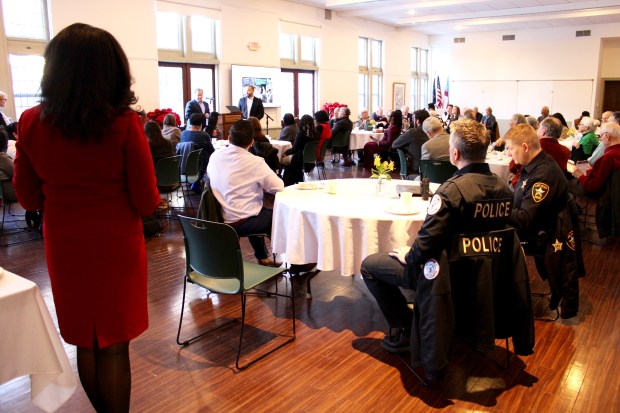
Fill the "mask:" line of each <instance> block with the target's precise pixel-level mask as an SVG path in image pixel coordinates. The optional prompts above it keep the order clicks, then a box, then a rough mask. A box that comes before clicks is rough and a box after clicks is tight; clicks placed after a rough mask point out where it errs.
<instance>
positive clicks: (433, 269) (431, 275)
mask: <svg viewBox="0 0 620 413" xmlns="http://www.w3.org/2000/svg"><path fill="white" fill-rule="evenodd" d="M437 275H439V263H438V262H437V261H436V260H435V259H434V258H431V259H430V260H428V261H426V264H424V277H425V278H426V279H427V280H434V279H435V278H437Z"/></svg>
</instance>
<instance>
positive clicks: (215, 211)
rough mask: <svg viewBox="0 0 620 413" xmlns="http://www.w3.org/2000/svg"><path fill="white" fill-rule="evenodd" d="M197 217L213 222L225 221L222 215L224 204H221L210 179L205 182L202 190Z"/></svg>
mask: <svg viewBox="0 0 620 413" xmlns="http://www.w3.org/2000/svg"><path fill="white" fill-rule="evenodd" d="M196 218H198V219H204V220H207V221H211V222H224V218H223V217H222V205H220V203H219V202H218V200H217V198H216V197H215V195H213V191H212V190H211V184H210V182H209V181H208V180H207V181H206V182H205V186H204V188H203V190H202V196H201V197H200V205H199V206H198V213H197V214H196Z"/></svg>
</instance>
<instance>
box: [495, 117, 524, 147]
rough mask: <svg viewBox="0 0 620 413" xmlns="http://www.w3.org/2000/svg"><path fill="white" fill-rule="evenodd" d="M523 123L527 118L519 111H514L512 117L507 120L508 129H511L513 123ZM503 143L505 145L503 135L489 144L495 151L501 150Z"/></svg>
mask: <svg viewBox="0 0 620 413" xmlns="http://www.w3.org/2000/svg"><path fill="white" fill-rule="evenodd" d="M523 123H527V120H526V119H525V116H523V115H522V114H520V113H515V114H514V115H512V117H511V118H510V120H509V121H508V130H510V129H512V128H513V127H514V126H515V125H521V124H523ZM505 145H506V140H505V138H504V137H501V138H499V139H498V140H496V141H495V142H494V143H493V144H492V145H491V147H492V148H493V150H495V151H503V150H504V147H505Z"/></svg>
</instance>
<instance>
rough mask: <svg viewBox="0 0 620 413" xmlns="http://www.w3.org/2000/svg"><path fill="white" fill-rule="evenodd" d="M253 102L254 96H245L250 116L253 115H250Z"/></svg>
mask: <svg viewBox="0 0 620 413" xmlns="http://www.w3.org/2000/svg"><path fill="white" fill-rule="evenodd" d="M252 103H254V96H252V98H249V97H246V98H245V107H246V108H248V116H247V117H248V118H249V117H250V116H252V115H250V111H251V110H252Z"/></svg>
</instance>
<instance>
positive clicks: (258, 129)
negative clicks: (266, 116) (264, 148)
mask: <svg viewBox="0 0 620 413" xmlns="http://www.w3.org/2000/svg"><path fill="white" fill-rule="evenodd" d="M248 120H249V121H250V122H251V124H252V127H253V128H254V139H256V138H260V137H261V136H263V127H262V126H261V124H260V121H259V120H258V118H255V117H254V116H250V117H249V118H248Z"/></svg>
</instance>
